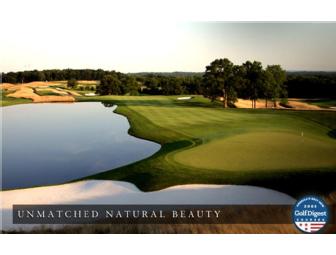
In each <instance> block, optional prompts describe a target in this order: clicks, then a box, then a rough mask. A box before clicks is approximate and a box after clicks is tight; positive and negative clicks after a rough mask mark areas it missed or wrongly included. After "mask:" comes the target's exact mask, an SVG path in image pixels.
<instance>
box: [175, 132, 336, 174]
mask: <svg viewBox="0 0 336 255" xmlns="http://www.w3.org/2000/svg"><path fill="white" fill-rule="evenodd" d="M335 146H336V144H335V143H332V142H330V141H329V142H326V141H324V140H317V139H314V138H310V137H305V136H304V134H303V136H302V134H299V133H297V134H293V133H284V132H254V133H246V134H240V135H235V136H232V137H228V138H224V139H220V140H215V141H213V142H209V143H206V144H203V145H200V146H197V147H194V148H192V149H189V150H185V151H182V152H180V153H177V154H175V155H174V159H175V160H176V161H177V162H179V163H181V164H184V165H188V166H192V167H197V168H205V169H220V170H243V171H245V170H277V169H306V168H308V169H310V168H315V167H333V166H335V165H336V157H335V152H336V150H335Z"/></svg>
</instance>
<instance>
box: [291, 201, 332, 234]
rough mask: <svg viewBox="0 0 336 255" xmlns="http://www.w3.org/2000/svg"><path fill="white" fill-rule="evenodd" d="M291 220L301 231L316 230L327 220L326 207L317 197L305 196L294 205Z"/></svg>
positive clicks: (309, 231) (313, 231)
mask: <svg viewBox="0 0 336 255" xmlns="http://www.w3.org/2000/svg"><path fill="white" fill-rule="evenodd" d="M293 221H294V223H295V225H296V226H297V228H298V229H300V230H301V231H303V232H306V233H315V232H318V231H320V230H321V229H322V228H323V227H324V226H325V225H326V223H327V221H328V207H327V205H326V203H325V202H324V201H323V200H322V199H321V198H319V197H316V196H305V197H303V198H301V199H300V200H298V201H297V202H296V204H295V205H294V208H293Z"/></svg>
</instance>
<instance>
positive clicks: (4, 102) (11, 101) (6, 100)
mask: <svg viewBox="0 0 336 255" xmlns="http://www.w3.org/2000/svg"><path fill="white" fill-rule="evenodd" d="M0 93H1V104H0V106H10V105H16V104H28V103H31V102H32V100H30V99H25V98H14V97H7V96H6V95H7V94H9V93H8V92H4V91H3V90H0Z"/></svg>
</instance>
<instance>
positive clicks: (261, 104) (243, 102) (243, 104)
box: [235, 99, 282, 108]
mask: <svg viewBox="0 0 336 255" xmlns="http://www.w3.org/2000/svg"><path fill="white" fill-rule="evenodd" d="M265 103H266V102H265V100H262V99H260V100H258V101H257V102H256V108H266V107H265ZM235 106H236V107H237V108H252V101H251V100H248V99H238V101H237V102H236V103H235ZM267 107H268V108H273V107H274V105H273V102H272V101H268V102H267ZM276 108H282V107H281V106H280V105H279V103H277V106H276Z"/></svg>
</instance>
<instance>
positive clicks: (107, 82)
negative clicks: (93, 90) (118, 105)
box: [97, 75, 122, 95]
mask: <svg viewBox="0 0 336 255" xmlns="http://www.w3.org/2000/svg"><path fill="white" fill-rule="evenodd" d="M120 86H121V82H120V80H119V79H118V77H117V76H116V75H106V76H104V77H103V78H102V79H101V80H100V84H99V86H97V92H98V93H99V94H100V95H120V94H121V93H122V91H121V88H120Z"/></svg>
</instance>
